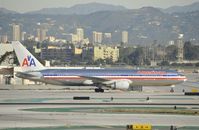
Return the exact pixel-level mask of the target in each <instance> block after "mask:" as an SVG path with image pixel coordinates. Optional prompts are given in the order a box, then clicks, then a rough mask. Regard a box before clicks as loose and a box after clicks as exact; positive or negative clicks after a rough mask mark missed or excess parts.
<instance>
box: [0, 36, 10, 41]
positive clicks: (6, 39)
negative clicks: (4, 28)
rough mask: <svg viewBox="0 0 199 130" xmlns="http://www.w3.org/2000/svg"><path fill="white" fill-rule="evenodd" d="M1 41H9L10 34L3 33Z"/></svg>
mask: <svg viewBox="0 0 199 130" xmlns="http://www.w3.org/2000/svg"><path fill="white" fill-rule="evenodd" d="M0 40H1V41H0V42H2V43H6V42H7V41H8V36H7V35H2V36H0Z"/></svg>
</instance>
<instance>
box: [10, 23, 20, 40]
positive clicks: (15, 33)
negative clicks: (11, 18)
mask: <svg viewBox="0 0 199 130" xmlns="http://www.w3.org/2000/svg"><path fill="white" fill-rule="evenodd" d="M12 40H13V41H20V40H21V30H20V25H16V24H13V25H12Z"/></svg>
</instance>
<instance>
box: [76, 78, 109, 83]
mask: <svg viewBox="0 0 199 130" xmlns="http://www.w3.org/2000/svg"><path fill="white" fill-rule="evenodd" d="M80 77H82V78H85V79H89V80H92V81H93V82H94V83H103V82H106V81H110V80H108V79H104V78H99V77H89V76H80Z"/></svg>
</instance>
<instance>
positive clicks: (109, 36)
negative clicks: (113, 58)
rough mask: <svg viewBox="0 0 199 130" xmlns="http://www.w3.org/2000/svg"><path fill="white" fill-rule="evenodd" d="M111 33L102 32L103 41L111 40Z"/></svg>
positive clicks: (109, 41) (108, 41)
mask: <svg viewBox="0 0 199 130" xmlns="http://www.w3.org/2000/svg"><path fill="white" fill-rule="evenodd" d="M111 37H112V35H111V33H104V37H103V42H104V43H111V42H112V38H111Z"/></svg>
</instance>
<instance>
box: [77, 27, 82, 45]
mask: <svg viewBox="0 0 199 130" xmlns="http://www.w3.org/2000/svg"><path fill="white" fill-rule="evenodd" d="M76 31H77V32H76V33H77V42H81V41H83V40H84V29H83V28H77V30H76Z"/></svg>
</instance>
